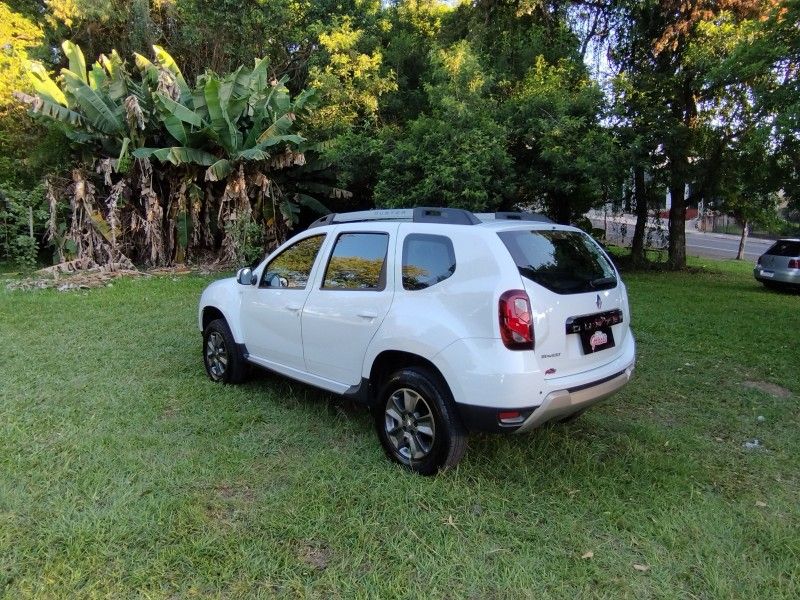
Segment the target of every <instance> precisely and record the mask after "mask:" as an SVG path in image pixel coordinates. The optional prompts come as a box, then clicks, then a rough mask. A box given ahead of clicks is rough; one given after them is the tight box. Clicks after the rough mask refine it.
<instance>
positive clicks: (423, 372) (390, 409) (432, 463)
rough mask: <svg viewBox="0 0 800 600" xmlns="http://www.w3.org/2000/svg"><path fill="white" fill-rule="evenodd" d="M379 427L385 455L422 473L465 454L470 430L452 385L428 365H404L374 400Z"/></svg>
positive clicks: (454, 463) (444, 465)
mask: <svg viewBox="0 0 800 600" xmlns="http://www.w3.org/2000/svg"><path fill="white" fill-rule="evenodd" d="M374 419H375V429H376V431H377V433H378V437H379V438H380V441H381V445H382V446H383V449H384V451H385V452H386V455H387V456H388V457H389V458H390V459H392V460H394V461H395V462H398V463H400V464H401V465H404V466H406V467H408V468H409V469H411V470H412V471H414V472H416V473H419V474H421V475H433V474H435V473H437V472H439V471H440V470H443V469H447V468H449V467H452V466H454V465H456V464H457V463H458V461H459V460H461V457H462V456H463V455H464V452H465V450H466V447H467V433H466V430H465V429H464V426H463V425H462V423H461V419H460V418H459V415H458V413H457V411H456V409H455V406H454V402H453V400H452V397H451V395H450V391H449V390H448V389H447V386H446V385H445V384H444V382H443V381H442V380H441V377H439V376H438V375H437V374H435V373H433V372H431V371H429V370H428V369H424V368H420V367H410V368H405V369H400V370H399V371H396V372H395V373H393V374H392V375H391V377H389V379H388V381H387V382H386V383H385V384H384V386H383V388H382V389H381V391H380V392H379V394H378V397H377V400H376V402H375V404H374Z"/></svg>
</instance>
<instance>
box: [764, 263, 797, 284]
mask: <svg viewBox="0 0 800 600" xmlns="http://www.w3.org/2000/svg"><path fill="white" fill-rule="evenodd" d="M764 273H772V276H765V275H764ZM753 277H755V278H756V279H757V280H758V281H762V282H767V283H768V282H770V281H771V282H774V283H788V284H793V285H800V269H775V270H774V271H771V270H769V269H762V268H761V267H756V268H755V269H753Z"/></svg>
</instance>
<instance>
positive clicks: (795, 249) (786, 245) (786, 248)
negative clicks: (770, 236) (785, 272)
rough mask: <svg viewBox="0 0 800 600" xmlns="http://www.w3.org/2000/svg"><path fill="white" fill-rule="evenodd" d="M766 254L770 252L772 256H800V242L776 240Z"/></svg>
mask: <svg viewBox="0 0 800 600" xmlns="http://www.w3.org/2000/svg"><path fill="white" fill-rule="evenodd" d="M765 254H769V255H770V256H791V257H793V258H794V257H795V256H800V242H791V241H789V240H780V241H778V242H775V244H773V246H772V247H771V248H770V249H769V250H767V251H766V253H765Z"/></svg>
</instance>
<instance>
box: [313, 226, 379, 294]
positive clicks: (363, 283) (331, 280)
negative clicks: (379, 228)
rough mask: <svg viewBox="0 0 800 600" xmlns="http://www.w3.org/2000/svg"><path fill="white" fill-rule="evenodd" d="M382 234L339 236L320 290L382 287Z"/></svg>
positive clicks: (377, 288)
mask: <svg viewBox="0 0 800 600" xmlns="http://www.w3.org/2000/svg"><path fill="white" fill-rule="evenodd" d="M388 247H389V235H388V234H386V233H342V234H341V235H340V236H339V237H338V238H337V239H336V245H335V246H334V248H333V252H332V253H331V258H330V261H328V268H327V269H325V280H324V282H323V284H322V288H323V289H328V290H375V291H379V290H382V289H384V288H385V287H386V249H387V248H388Z"/></svg>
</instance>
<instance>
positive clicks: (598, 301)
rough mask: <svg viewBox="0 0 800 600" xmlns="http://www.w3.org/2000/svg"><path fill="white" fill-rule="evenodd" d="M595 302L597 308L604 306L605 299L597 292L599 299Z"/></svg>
mask: <svg viewBox="0 0 800 600" xmlns="http://www.w3.org/2000/svg"><path fill="white" fill-rule="evenodd" d="M595 304H597V310H600V309H601V308H603V301H602V300H601V299H600V294H597V301H596V302H595Z"/></svg>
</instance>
